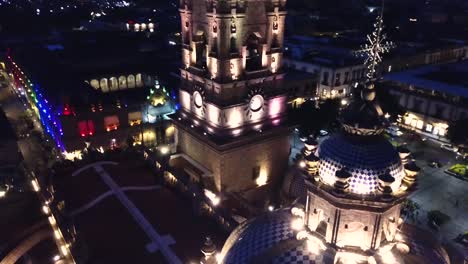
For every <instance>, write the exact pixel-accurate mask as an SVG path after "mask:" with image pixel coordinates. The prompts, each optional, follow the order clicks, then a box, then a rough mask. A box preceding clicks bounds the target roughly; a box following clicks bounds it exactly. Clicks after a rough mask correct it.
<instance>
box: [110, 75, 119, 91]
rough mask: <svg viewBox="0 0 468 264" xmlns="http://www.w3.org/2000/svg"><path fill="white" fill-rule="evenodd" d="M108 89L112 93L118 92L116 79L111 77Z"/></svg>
mask: <svg viewBox="0 0 468 264" xmlns="http://www.w3.org/2000/svg"><path fill="white" fill-rule="evenodd" d="M109 88H110V90H111V91H112V92H113V91H117V90H119V81H117V78H115V77H111V78H110V79H109Z"/></svg>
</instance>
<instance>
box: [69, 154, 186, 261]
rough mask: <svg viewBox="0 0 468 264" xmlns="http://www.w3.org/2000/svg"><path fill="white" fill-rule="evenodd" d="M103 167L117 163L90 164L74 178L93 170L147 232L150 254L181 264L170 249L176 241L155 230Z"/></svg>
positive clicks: (78, 171)
mask: <svg viewBox="0 0 468 264" xmlns="http://www.w3.org/2000/svg"><path fill="white" fill-rule="evenodd" d="M103 165H117V163H116V162H110V161H101V162H96V163H92V164H89V165H87V166H85V167H83V168H80V169H79V170H77V171H75V172H74V173H73V174H72V176H77V175H79V174H80V173H81V172H82V171H84V170H87V169H89V168H93V169H94V170H95V171H96V172H97V173H98V174H99V175H100V177H101V179H102V180H103V181H104V183H106V184H107V185H108V186H109V188H110V189H111V190H112V192H113V194H114V195H115V196H116V197H117V199H118V200H119V201H120V202H121V203H122V205H123V206H124V207H125V208H126V209H127V210H128V212H129V213H130V215H131V216H132V217H133V219H134V220H135V221H136V222H137V223H138V225H139V226H140V228H141V229H142V230H143V231H144V232H145V234H146V235H147V236H148V238H149V239H150V240H151V242H150V243H148V244H147V245H146V249H147V250H148V251H149V252H155V251H157V250H160V251H161V253H162V254H163V256H164V257H165V258H166V260H167V261H168V263H173V264H179V263H182V261H181V260H180V259H179V257H178V256H177V255H176V254H175V253H174V251H172V249H171V248H170V247H169V246H170V245H172V244H175V241H174V239H173V238H172V237H171V236H170V235H166V236H161V235H160V234H158V232H156V230H154V228H153V226H152V225H151V224H150V223H149V221H148V220H147V219H146V218H145V216H144V215H143V214H142V213H141V211H140V210H138V208H137V207H136V206H135V204H134V203H133V202H132V201H130V199H128V197H127V196H126V195H125V193H124V192H123V190H122V189H121V188H120V187H119V186H118V185H117V183H116V182H115V181H114V180H113V179H112V177H111V176H110V175H109V174H108V173H107V172H106V171H105V170H104V168H103V167H102V166H103Z"/></svg>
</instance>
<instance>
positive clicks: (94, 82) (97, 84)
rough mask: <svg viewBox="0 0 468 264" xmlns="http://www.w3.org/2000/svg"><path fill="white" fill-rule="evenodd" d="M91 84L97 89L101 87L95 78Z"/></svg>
mask: <svg viewBox="0 0 468 264" xmlns="http://www.w3.org/2000/svg"><path fill="white" fill-rule="evenodd" d="M90 84H91V87H93V88H94V89H96V90H97V89H99V81H98V80H96V79H93V80H91V83H90Z"/></svg>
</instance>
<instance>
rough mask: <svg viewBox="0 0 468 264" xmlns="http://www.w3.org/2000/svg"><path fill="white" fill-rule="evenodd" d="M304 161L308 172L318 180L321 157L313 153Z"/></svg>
mask: <svg viewBox="0 0 468 264" xmlns="http://www.w3.org/2000/svg"><path fill="white" fill-rule="evenodd" d="M304 162H305V163H306V170H307V173H308V174H309V175H310V176H311V177H312V178H314V179H315V180H316V181H317V180H318V176H319V175H318V174H319V173H318V172H319V162H320V159H319V158H318V157H317V156H315V155H314V154H312V155H309V156H306V157H305V160H304Z"/></svg>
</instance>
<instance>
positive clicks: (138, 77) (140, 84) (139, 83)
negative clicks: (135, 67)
mask: <svg viewBox="0 0 468 264" xmlns="http://www.w3.org/2000/svg"><path fill="white" fill-rule="evenodd" d="M136 86H137V87H143V80H142V77H141V73H138V74H137V75H136Z"/></svg>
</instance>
